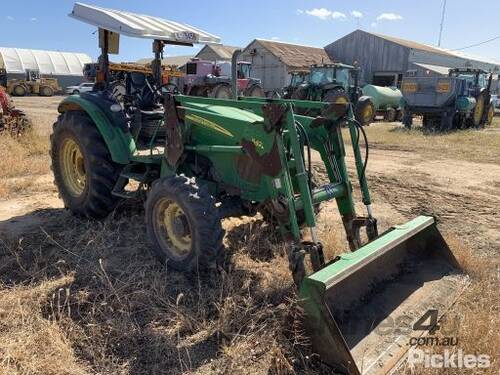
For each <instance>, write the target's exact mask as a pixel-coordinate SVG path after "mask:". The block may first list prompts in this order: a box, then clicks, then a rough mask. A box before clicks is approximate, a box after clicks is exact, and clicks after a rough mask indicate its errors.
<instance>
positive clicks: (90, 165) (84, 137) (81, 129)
mask: <svg viewBox="0 0 500 375" xmlns="http://www.w3.org/2000/svg"><path fill="white" fill-rule="evenodd" d="M50 143H51V148H50V157H51V159H52V171H53V173H54V179H55V181H54V182H55V184H56V186H57V188H58V190H59V194H60V197H61V198H62V200H63V201H64V206H65V207H66V208H68V209H70V210H71V211H72V212H73V213H74V214H76V215H78V216H84V217H88V218H94V219H101V218H104V217H106V216H107V215H108V214H109V213H110V212H111V211H113V209H114V208H115V206H116V204H117V202H118V201H119V199H118V198H116V197H114V196H113V195H112V193H111V192H112V190H113V188H114V186H115V184H116V182H117V180H118V178H119V175H120V171H121V166H120V165H119V164H116V163H115V162H113V160H112V159H111V155H110V153H109V150H108V148H107V146H106V144H105V143H104V140H103V138H102V136H101V134H100V133H99V131H98V130H97V128H96V126H95V124H94V123H93V121H92V120H91V119H90V117H88V116H87V115H86V114H85V113H83V112H76V111H75V112H73V111H71V112H66V113H63V114H61V115H59V117H58V119H57V121H56V122H55V123H54V125H53V132H52V135H51V136H50Z"/></svg>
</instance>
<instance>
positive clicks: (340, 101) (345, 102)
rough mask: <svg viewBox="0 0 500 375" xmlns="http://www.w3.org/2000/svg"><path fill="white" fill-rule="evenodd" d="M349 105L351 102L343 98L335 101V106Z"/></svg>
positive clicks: (340, 97)
mask: <svg viewBox="0 0 500 375" xmlns="http://www.w3.org/2000/svg"><path fill="white" fill-rule="evenodd" d="M347 103H349V102H348V101H347V99H346V98H344V97H343V96H339V97H338V98H337V99H335V104H347Z"/></svg>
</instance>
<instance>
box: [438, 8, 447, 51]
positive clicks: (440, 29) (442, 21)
mask: <svg viewBox="0 0 500 375" xmlns="http://www.w3.org/2000/svg"><path fill="white" fill-rule="evenodd" d="M445 13H446V0H444V1H443V13H441V25H440V26H439V40H438V47H441V37H442V36H443V25H444V15H445Z"/></svg>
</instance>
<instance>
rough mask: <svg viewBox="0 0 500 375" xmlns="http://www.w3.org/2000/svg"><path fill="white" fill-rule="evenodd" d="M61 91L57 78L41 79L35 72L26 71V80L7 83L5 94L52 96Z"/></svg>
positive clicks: (11, 80)
mask: <svg viewBox="0 0 500 375" xmlns="http://www.w3.org/2000/svg"><path fill="white" fill-rule="evenodd" d="M61 91H62V88H61V87H60V86H59V82H58V80H57V78H41V77H40V72H38V71H36V70H26V79H10V80H8V81H7V93H9V94H10V95H12V96H25V95H39V96H53V95H55V94H58V93H60V92H61Z"/></svg>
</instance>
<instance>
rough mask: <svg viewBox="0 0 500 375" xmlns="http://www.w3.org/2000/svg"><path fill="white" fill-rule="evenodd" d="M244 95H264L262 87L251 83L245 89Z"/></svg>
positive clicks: (256, 96) (252, 96)
mask: <svg viewBox="0 0 500 375" xmlns="http://www.w3.org/2000/svg"><path fill="white" fill-rule="evenodd" d="M245 96H248V97H250V98H264V97H265V96H266V95H265V94H264V90H263V89H262V87H260V86H259V85H253V86H251V87H250V88H249V89H248V90H247V92H246V93H245Z"/></svg>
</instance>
